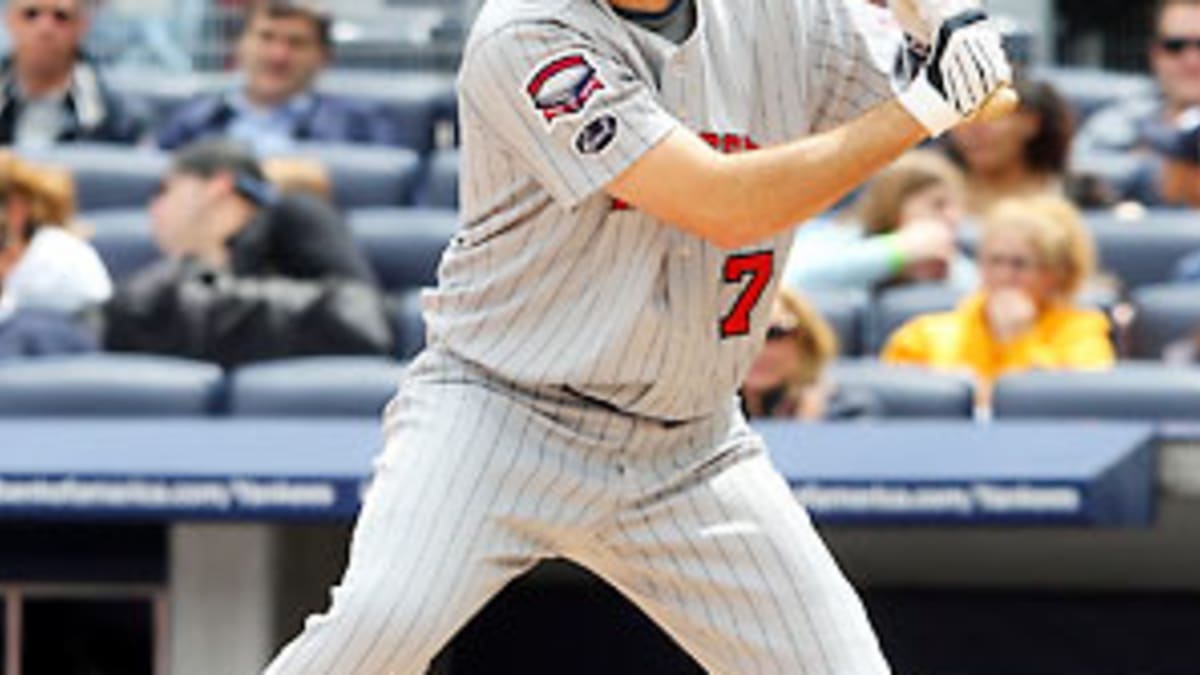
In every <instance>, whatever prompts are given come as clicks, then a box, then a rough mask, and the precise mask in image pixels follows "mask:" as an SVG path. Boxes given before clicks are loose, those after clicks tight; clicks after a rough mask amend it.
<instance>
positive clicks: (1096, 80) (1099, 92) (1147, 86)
mask: <svg viewBox="0 0 1200 675" xmlns="http://www.w3.org/2000/svg"><path fill="white" fill-rule="evenodd" d="M1031 76H1032V78H1033V79H1037V80H1045V81H1047V82H1049V83H1050V84H1052V85H1054V88H1055V89H1057V90H1058V91H1059V93H1061V94H1062V95H1063V97H1064V98H1066V99H1067V101H1069V102H1070V103H1071V106H1072V107H1073V108H1074V109H1075V112H1076V113H1077V115H1078V122H1079V123H1082V122H1083V121H1085V120H1086V119H1087V118H1088V117H1090V116H1091V115H1092V114H1093V113H1095V112H1096V111H1097V110H1100V109H1101V108H1103V107H1105V106H1108V105H1110V104H1113V103H1117V102H1119V101H1122V100H1125V99H1127V98H1138V97H1142V96H1146V95H1152V94H1153V92H1154V81H1153V80H1151V79H1150V78H1149V77H1147V76H1145V75H1131V74H1126V73H1115V72H1113V71H1111V70H1102V69H1099V68H1079V67H1070V66H1059V67H1049V66H1039V67H1037V68H1035V69H1033V72H1032V73H1031Z"/></svg>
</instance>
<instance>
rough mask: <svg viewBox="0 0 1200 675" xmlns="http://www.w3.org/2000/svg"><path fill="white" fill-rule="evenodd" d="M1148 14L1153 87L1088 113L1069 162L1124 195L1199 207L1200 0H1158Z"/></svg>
mask: <svg viewBox="0 0 1200 675" xmlns="http://www.w3.org/2000/svg"><path fill="white" fill-rule="evenodd" d="M1151 16H1152V20H1153V23H1152V30H1153V38H1152V40H1151V46H1150V53H1149V59H1150V66H1151V70H1152V71H1153V74H1154V77H1155V80H1156V82H1157V85H1158V86H1157V91H1154V92H1152V93H1149V94H1147V95H1145V96H1142V97H1128V98H1125V99H1123V100H1121V101H1120V102H1118V103H1115V104H1113V105H1112V106H1109V107H1108V108H1105V109H1103V110H1100V111H1099V112H1097V113H1096V114H1094V115H1093V116H1092V117H1091V118H1089V119H1088V121H1087V123H1086V124H1084V125H1083V127H1082V128H1081V129H1080V131H1079V133H1078V134H1077V136H1076V139H1075V147H1074V150H1073V153H1072V166H1073V167H1074V169H1075V171H1076V172H1079V173H1081V174H1084V175H1087V176H1094V177H1097V178H1100V179H1103V180H1105V181H1106V182H1108V183H1109V184H1110V186H1111V187H1112V188H1113V189H1114V190H1115V192H1116V193H1117V195H1118V196H1119V197H1121V198H1124V199H1127V200H1134V201H1138V202H1141V203H1143V204H1146V205H1150V206H1155V205H1172V206H1190V207H1200V0H1157V2H1156V4H1155V5H1154V8H1153V11H1152V14H1151Z"/></svg>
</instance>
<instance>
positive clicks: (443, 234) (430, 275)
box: [349, 208, 458, 291]
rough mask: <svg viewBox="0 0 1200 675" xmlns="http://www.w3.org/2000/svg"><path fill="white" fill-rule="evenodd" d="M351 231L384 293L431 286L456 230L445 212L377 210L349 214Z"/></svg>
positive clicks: (453, 219)
mask: <svg viewBox="0 0 1200 675" xmlns="http://www.w3.org/2000/svg"><path fill="white" fill-rule="evenodd" d="M349 221H350V229H351V231H352V232H353V233H354V239H355V240H356V241H357V242H358V243H359V245H360V246H361V247H362V250H363V252H364V253H366V255H367V258H368V260H369V261H370V262H371V267H373V268H374V269H375V273H376V275H377V276H378V277H379V281H380V283H381V284H382V285H383V287H384V289H386V290H389V291H399V290H405V289H409V288H416V287H420V286H432V285H433V284H434V283H435V282H436V281H437V267H438V263H439V262H440V261H441V258H442V251H443V250H445V248H446V244H448V243H449V242H450V239H451V237H453V236H454V233H455V231H456V230H457V229H458V217H457V215H456V214H455V213H454V211H448V210H445V209H400V208H376V209H360V210H356V211H351V212H350V214H349Z"/></svg>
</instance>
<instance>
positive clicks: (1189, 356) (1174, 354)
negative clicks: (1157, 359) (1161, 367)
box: [1163, 326, 1200, 366]
mask: <svg viewBox="0 0 1200 675" xmlns="http://www.w3.org/2000/svg"><path fill="white" fill-rule="evenodd" d="M1163 361H1166V362H1167V364H1169V365H1172V366H1194V365H1196V364H1200V326H1197V327H1196V330H1194V331H1192V335H1191V336H1190V337H1186V338H1183V339H1182V340H1179V341H1177V342H1172V343H1171V344H1169V345H1167V348H1166V349H1164V350H1163Z"/></svg>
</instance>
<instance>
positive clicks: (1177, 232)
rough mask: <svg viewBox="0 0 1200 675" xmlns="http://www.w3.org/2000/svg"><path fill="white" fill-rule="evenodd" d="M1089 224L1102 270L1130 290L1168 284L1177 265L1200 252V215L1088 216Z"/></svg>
mask: <svg viewBox="0 0 1200 675" xmlns="http://www.w3.org/2000/svg"><path fill="white" fill-rule="evenodd" d="M1087 223H1088V227H1089V228H1090V229H1091V230H1092V233H1093V234H1094V235H1095V238H1096V247H1097V249H1098V252H1099V255H1100V264H1101V267H1102V268H1104V269H1105V270H1108V271H1109V272H1112V273H1113V274H1115V275H1117V276H1118V277H1119V278H1120V279H1121V280H1122V281H1124V282H1125V285H1126V286H1127V287H1129V288H1136V287H1138V286H1148V285H1152V284H1160V283H1165V282H1167V281H1169V280H1170V278H1171V273H1172V271H1173V270H1174V268H1175V265H1176V264H1177V263H1178V262H1179V261H1180V260H1181V259H1182V258H1183V257H1184V256H1186V255H1187V254H1189V253H1191V252H1193V251H1197V250H1200V216H1197V215H1196V213H1195V212H1191V211H1150V212H1149V213H1148V214H1147V215H1146V217H1145V218H1142V219H1139V220H1134V221H1129V220H1123V219H1120V218H1118V217H1116V216H1113V215H1111V214H1109V213H1089V214H1087Z"/></svg>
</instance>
